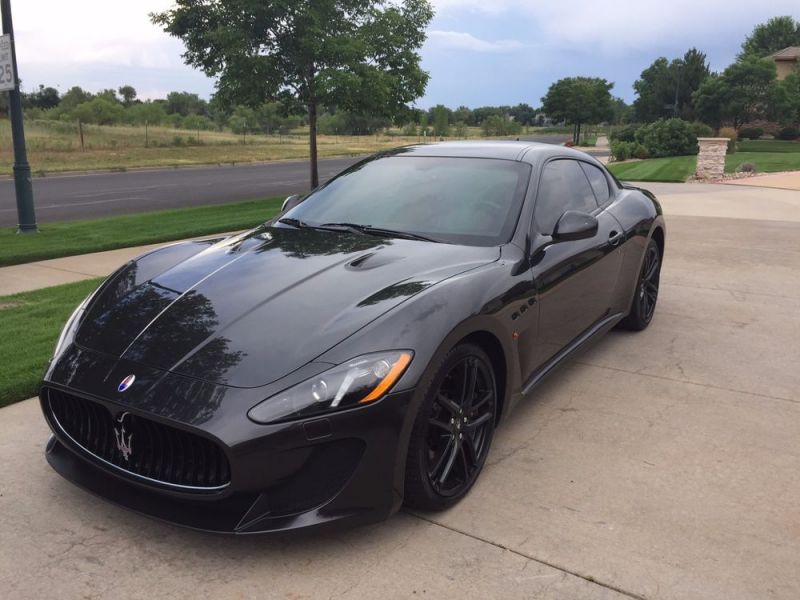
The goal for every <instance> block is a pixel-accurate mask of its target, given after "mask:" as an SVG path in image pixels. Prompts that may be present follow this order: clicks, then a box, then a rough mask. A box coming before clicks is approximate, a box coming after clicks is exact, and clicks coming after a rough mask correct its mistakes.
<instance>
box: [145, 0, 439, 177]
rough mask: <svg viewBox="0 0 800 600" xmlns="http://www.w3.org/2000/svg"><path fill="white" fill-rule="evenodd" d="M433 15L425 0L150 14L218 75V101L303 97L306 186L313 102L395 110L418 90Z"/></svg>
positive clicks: (241, 1)
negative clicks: (422, 53) (306, 139)
mask: <svg viewBox="0 0 800 600" xmlns="http://www.w3.org/2000/svg"><path fill="white" fill-rule="evenodd" d="M432 18H433V10H432V8H431V5H430V3H429V2H428V0H401V1H389V0H280V1H270V2H265V1H264V0H176V3H175V7H174V8H172V9H171V10H168V11H166V12H162V13H158V14H154V15H152V19H153V22H154V23H156V24H158V25H160V26H162V27H163V28H164V30H165V31H167V32H168V33H170V34H171V35H173V36H175V37H178V38H180V39H181V40H182V41H183V43H184V44H185V46H186V52H185V53H184V55H183V57H184V60H185V61H186V62H187V63H188V64H190V65H192V66H194V67H197V68H199V69H202V70H203V71H204V72H205V73H206V74H207V75H209V76H211V77H216V78H217V82H216V85H217V94H216V96H217V97H218V98H219V99H220V100H221V101H227V102H229V103H231V104H235V103H238V104H246V105H249V106H260V105H261V104H263V103H264V102H265V101H273V100H276V99H280V100H283V101H284V102H286V103H289V104H291V103H296V102H299V103H302V105H303V106H304V107H305V109H306V111H307V112H308V123H309V148H310V152H309V154H310V166H311V187H312V188H313V187H316V186H317V185H319V176H318V173H317V114H318V110H319V107H320V106H335V107H338V108H341V109H343V110H350V111H355V112H362V113H367V114H372V115H384V116H387V117H392V116H394V115H395V114H396V113H397V112H398V111H400V110H402V109H403V108H404V107H405V106H406V105H407V104H408V103H409V102H411V101H413V100H415V99H416V98H418V97H420V96H421V95H422V94H423V93H424V91H425V86H426V84H427V81H428V75H427V73H425V72H424V71H423V70H422V69H421V68H420V56H419V54H418V50H419V48H420V47H421V46H422V44H423V42H424V41H425V30H426V27H427V26H428V23H430V20H431V19H432Z"/></svg>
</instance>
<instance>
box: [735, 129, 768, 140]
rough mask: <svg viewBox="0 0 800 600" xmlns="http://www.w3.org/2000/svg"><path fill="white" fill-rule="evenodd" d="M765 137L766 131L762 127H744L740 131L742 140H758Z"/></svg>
mask: <svg viewBox="0 0 800 600" xmlns="http://www.w3.org/2000/svg"><path fill="white" fill-rule="evenodd" d="M762 135H764V130H763V129H761V127H742V128H741V129H740V130H739V139H740V140H757V139H759V138H760V137H761V136H762Z"/></svg>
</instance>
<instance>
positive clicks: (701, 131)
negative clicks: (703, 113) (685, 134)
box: [692, 121, 714, 137]
mask: <svg viewBox="0 0 800 600" xmlns="http://www.w3.org/2000/svg"><path fill="white" fill-rule="evenodd" d="M692 131H693V132H694V134H695V136H697V137H711V136H712V135H714V130H713V129H712V128H711V127H709V126H708V125H706V124H705V123H701V122H700V121H695V122H694V123H692Z"/></svg>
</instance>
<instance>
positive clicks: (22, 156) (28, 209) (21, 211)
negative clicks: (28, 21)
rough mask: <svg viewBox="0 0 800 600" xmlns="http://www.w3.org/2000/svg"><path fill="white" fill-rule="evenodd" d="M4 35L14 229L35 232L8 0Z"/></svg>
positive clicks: (0, 81)
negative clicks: (15, 195) (13, 194)
mask: <svg viewBox="0 0 800 600" xmlns="http://www.w3.org/2000/svg"><path fill="white" fill-rule="evenodd" d="M0 16H2V19H3V35H2V36H0V91H8V113H9V116H10V117H11V136H12V138H13V140H14V188H15V189H16V192H17V214H18V216H19V226H18V227H17V233H37V232H38V231H39V228H38V227H37V225H36V213H35V212H34V209H33V183H32V182H31V166H30V165H29V164H28V156H27V153H26V151H25V129H24V128H23V125H22V98H21V97H20V93H19V77H18V76H17V55H16V51H15V48H14V25H13V23H12V21H11V0H0Z"/></svg>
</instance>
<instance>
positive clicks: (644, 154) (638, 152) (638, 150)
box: [631, 142, 650, 159]
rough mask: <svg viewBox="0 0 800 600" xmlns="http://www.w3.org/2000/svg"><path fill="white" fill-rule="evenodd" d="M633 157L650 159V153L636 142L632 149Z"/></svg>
mask: <svg viewBox="0 0 800 600" xmlns="http://www.w3.org/2000/svg"><path fill="white" fill-rule="evenodd" d="M631 156H632V157H633V158H642V159H644V158H650V151H649V150H648V149H647V148H645V147H644V146H642V145H641V144H640V143H639V142H634V143H633V147H632V148H631Z"/></svg>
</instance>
